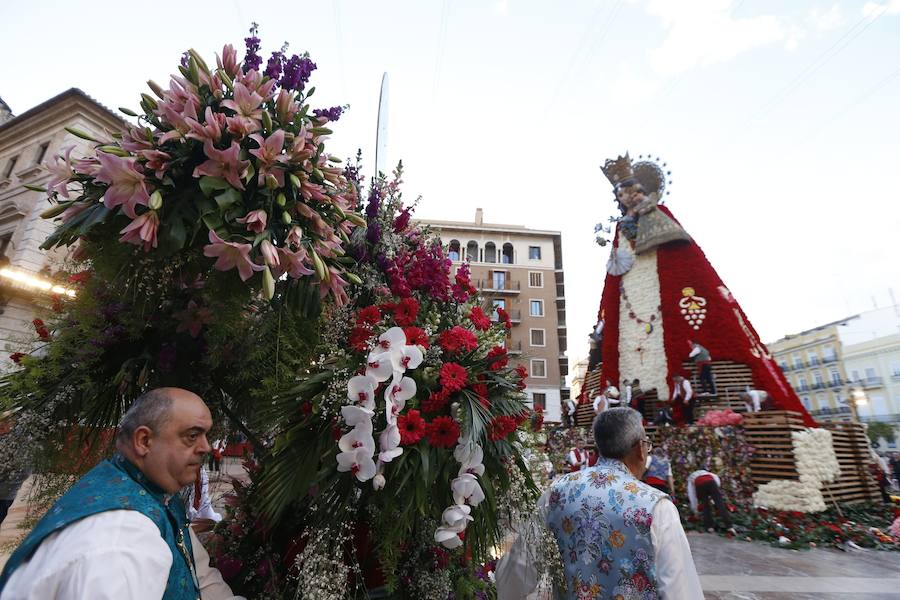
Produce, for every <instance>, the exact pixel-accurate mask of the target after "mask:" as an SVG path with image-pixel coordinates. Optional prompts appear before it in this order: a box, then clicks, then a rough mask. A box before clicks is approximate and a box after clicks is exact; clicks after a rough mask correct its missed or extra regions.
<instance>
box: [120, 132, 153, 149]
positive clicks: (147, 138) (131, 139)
mask: <svg viewBox="0 0 900 600" xmlns="http://www.w3.org/2000/svg"><path fill="white" fill-rule="evenodd" d="M149 132H150V130H149V129H148V128H146V127H131V128H129V129H128V131H126V132H125V133H124V134H123V135H122V142H121V144H120V145H121V146H122V149H123V150H128V151H129V152H139V151H140V150H152V149H153V148H155V145H154V143H153V134H150V135H148V133H149Z"/></svg>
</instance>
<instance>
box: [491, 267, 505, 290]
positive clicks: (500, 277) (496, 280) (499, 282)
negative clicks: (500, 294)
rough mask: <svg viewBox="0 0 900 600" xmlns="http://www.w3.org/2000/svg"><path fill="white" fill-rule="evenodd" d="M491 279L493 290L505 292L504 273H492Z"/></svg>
mask: <svg viewBox="0 0 900 600" xmlns="http://www.w3.org/2000/svg"><path fill="white" fill-rule="evenodd" d="M491 277H492V281H491V284H492V287H491V289H494V290H505V289H506V271H493V272H492V273H491Z"/></svg>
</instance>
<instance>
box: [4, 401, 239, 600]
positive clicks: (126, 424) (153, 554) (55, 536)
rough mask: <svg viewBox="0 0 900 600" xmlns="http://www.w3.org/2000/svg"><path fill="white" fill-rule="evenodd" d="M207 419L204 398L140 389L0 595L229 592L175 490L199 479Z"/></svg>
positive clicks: (154, 598) (139, 599)
mask: <svg viewBox="0 0 900 600" xmlns="http://www.w3.org/2000/svg"><path fill="white" fill-rule="evenodd" d="M210 427H212V417H211V415H210V412H209V409H208V408H207V406H206V404H204V403H203V400H201V399H200V397H199V396H197V395H196V394H193V393H191V392H189V391H187V390H183V389H180V388H159V389H155V390H151V391H149V392H146V393H145V394H143V395H141V396H140V397H138V398H137V399H136V400H135V401H134V402H133V403H132V405H131V407H130V408H129V409H128V411H127V412H126V413H125V415H124V416H123V417H122V420H121V422H120V424H119V430H118V433H117V436H116V450H117V452H116V453H115V454H114V455H113V456H112V458H110V459H107V460H104V461H102V462H101V463H100V464H98V465H97V466H96V467H94V468H93V469H91V471H89V472H88V473H87V474H86V475H85V476H84V477H82V478H81V479H80V480H79V481H78V482H76V483H75V485H74V486H72V488H71V489H70V490H69V491H68V492H66V493H65V494H64V495H63V496H62V498H60V499H59V500H58V501H57V502H56V504H54V505H53V506H52V507H51V508H50V510H49V511H48V512H47V514H46V515H45V516H44V518H43V519H41V520H40V521H39V522H38V523H37V525H36V526H35V528H34V529H33V530H32V532H31V533H30V534H29V535H28V537H26V538H25V540H24V541H23V542H22V544H21V545H20V546H19V547H18V548H17V549H16V551H15V552H14V553H13V554H12V556H11V557H10V559H9V561H8V562H7V563H6V566H5V567H4V569H3V573H2V575H0V600H38V599H40V600H53V599H57V600H63V599H67V600H68V599H74V598H91V599H92V600H107V599H109V600H112V599H117V600H118V599H122V598H129V599H131V600H159V599H160V598H164V599H166V600H169V599H173V600H182V599H184V600H187V599H190V600H195V599H197V598H200V597H202V598H204V600H206V599H208V598H212V597H217V598H223V597H231V590H230V589H227V586H225V584H224V583H222V582H221V577H220V576H218V572H217V571H216V572H215V573H214V574H212V575H213V577H212V579H210V575H211V573H210V570H209V568H208V561H209V559H208V556H207V555H205V553H203V548H202V546H200V545H199V544H198V543H197V542H196V541H195V538H194V539H192V538H191V535H190V531H189V528H188V521H187V517H186V515H185V512H184V506H183V505H182V503H181V501H180V500H179V499H178V497H177V495H176V493H177V492H178V491H179V490H180V489H181V488H182V487H184V486H186V485H189V484H191V483H193V481H194V479H195V478H196V476H197V470H198V468H199V466H200V464H201V463H202V462H203V458H204V456H205V455H206V453H207V452H209V449H210V448H209V443H208V442H207V440H206V434H207V432H208V431H209V429H210ZM195 543H197V546H198V547H197V548H196V551H197V552H196V556H200V557H201V560H199V561H196V562H195V549H194V548H193V544H195ZM204 558H205V562H204V560H203V559H204ZM198 564H199V566H200V567H201V568H202V569H203V571H202V572H200V573H198V571H197V566H198ZM222 586H224V590H227V592H225V591H223V588H222ZM208 591H211V592H212V593H207V592H208Z"/></svg>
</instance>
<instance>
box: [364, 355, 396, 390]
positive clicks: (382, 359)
mask: <svg viewBox="0 0 900 600" xmlns="http://www.w3.org/2000/svg"><path fill="white" fill-rule="evenodd" d="M393 374H394V365H393V363H392V362H391V355H390V353H389V352H382V353H380V354H375V353H372V354H370V355H369V358H368V359H367V362H366V375H368V376H370V377H373V378H374V379H375V381H377V382H378V383H381V382H382V381H387V380H388V379H390V378H391V375H393Z"/></svg>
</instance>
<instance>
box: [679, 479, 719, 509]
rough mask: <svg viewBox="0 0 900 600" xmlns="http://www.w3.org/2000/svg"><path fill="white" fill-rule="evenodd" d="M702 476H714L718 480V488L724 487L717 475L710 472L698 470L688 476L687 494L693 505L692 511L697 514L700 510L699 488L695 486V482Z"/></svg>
mask: <svg viewBox="0 0 900 600" xmlns="http://www.w3.org/2000/svg"><path fill="white" fill-rule="evenodd" d="M701 475H712V478H713V479H715V480H716V485H717V486H720V487H721V486H722V482H721V481H719V476H718V475H716V474H715V473H710V472H709V471H704V470H703V469H698V470H696V471H694V472H693V473H691V474H690V475H688V478H687V493H688V502H690V503H691V510H692V511H694V512H697V511H698V510H699V503H698V502H697V487H696V486H695V485H694V481H696V479H697V478H698V477H700V476H701Z"/></svg>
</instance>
